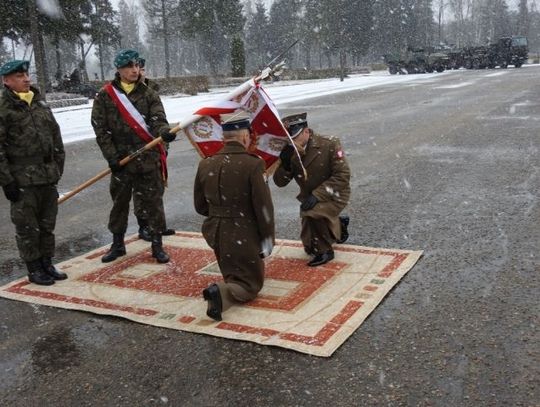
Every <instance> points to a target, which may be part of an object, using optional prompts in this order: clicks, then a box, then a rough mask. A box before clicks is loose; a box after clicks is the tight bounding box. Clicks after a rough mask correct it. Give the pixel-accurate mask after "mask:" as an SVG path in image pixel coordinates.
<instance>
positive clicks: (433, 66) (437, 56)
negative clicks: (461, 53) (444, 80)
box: [426, 46, 448, 73]
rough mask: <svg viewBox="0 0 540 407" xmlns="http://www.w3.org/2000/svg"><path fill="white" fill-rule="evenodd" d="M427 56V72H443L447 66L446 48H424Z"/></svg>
mask: <svg viewBox="0 0 540 407" xmlns="http://www.w3.org/2000/svg"><path fill="white" fill-rule="evenodd" d="M426 50H427V52H428V54H427V64H426V71H427V72H430V73H431V72H433V71H437V72H443V71H444V70H445V69H446V67H447V65H448V54H447V51H448V49H447V47H446V46H439V47H428V48H426Z"/></svg>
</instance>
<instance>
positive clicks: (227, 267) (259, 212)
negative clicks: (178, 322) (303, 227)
mask: <svg viewBox="0 0 540 407" xmlns="http://www.w3.org/2000/svg"><path fill="white" fill-rule="evenodd" d="M221 120H222V129H223V140H224V142H225V146H224V147H223V149H222V150H221V151H220V152H219V153H217V154H216V155H214V156H212V157H208V158H206V159H204V160H202V161H201V162H200V163H199V168H198V171H197V175H196V177H195V186H194V201H195V210H196V211H197V212H198V213H199V214H201V215H203V216H206V219H205V220H204V223H203V226H202V233H203V236H204V238H205V239H206V242H207V243H208V245H209V246H210V247H211V248H212V249H214V253H215V255H216V259H217V261H218V264H219V268H220V270H221V274H222V275H223V280H224V281H222V282H219V283H217V284H211V285H210V286H209V287H208V288H205V289H204V291H203V297H204V299H205V300H206V301H208V309H207V311H206V314H207V315H208V316H209V317H210V318H212V319H214V320H216V321H221V313H222V312H224V311H225V310H227V309H228V308H229V307H230V306H232V305H234V304H235V303H243V302H247V301H250V300H252V299H254V298H255V297H256V296H257V294H258V293H259V291H260V290H261V289H262V287H263V282H264V262H263V260H262V259H263V258H264V257H266V256H269V255H270V253H271V252H272V248H273V245H274V206H273V204H272V198H271V196H270V189H269V188H268V183H267V180H266V177H265V164H264V161H263V160H262V159H261V158H260V157H258V156H256V155H254V154H250V153H248V151H247V149H248V147H249V144H250V142H251V141H250V122H249V118H248V116H247V115H245V116H243V115H241V114H238V113H236V114H233V115H222V116H221Z"/></svg>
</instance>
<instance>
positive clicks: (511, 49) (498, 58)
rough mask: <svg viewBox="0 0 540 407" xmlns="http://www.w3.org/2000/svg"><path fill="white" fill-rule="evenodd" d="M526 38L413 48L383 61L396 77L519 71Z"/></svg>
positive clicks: (527, 50) (384, 57)
mask: <svg viewBox="0 0 540 407" xmlns="http://www.w3.org/2000/svg"><path fill="white" fill-rule="evenodd" d="M528 52H529V49H528V45H527V38H526V37H524V36H512V37H503V38H500V39H499V40H498V41H497V42H495V43H492V44H489V45H475V46H468V47H464V48H461V49H459V48H451V47H447V46H440V47H426V48H412V47H408V48H407V49H406V50H405V51H402V52H399V53H395V54H387V55H384V56H383V59H384V61H385V63H386V65H387V66H388V71H389V72H390V73H391V74H392V75H395V74H397V73H399V74H410V73H425V72H429V73H431V72H434V71H437V72H443V71H444V70H445V69H459V68H467V69H486V68H489V69H492V68H495V67H497V66H499V67H500V68H506V67H508V65H514V67H516V68H520V67H521V66H522V65H523V64H524V63H525V62H526V61H527V59H528Z"/></svg>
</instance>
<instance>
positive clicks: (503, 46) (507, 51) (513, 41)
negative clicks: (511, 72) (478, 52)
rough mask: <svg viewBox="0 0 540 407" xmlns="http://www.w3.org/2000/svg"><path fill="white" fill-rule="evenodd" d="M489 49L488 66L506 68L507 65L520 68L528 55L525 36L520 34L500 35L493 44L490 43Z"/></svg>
mask: <svg viewBox="0 0 540 407" xmlns="http://www.w3.org/2000/svg"><path fill="white" fill-rule="evenodd" d="M489 49H490V51H489V56H490V58H489V59H490V61H489V66H490V68H495V67H496V66H500V67H501V68H506V67H507V66H508V65H514V66H515V67H516V68H521V66H522V65H523V64H524V63H525V61H527V59H528V57H529V56H528V53H529V48H528V45H527V38H526V37H524V36H521V35H520V36H517V35H516V36H513V37H502V38H500V39H499V40H498V41H497V42H496V43H495V44H491V45H490V48H489Z"/></svg>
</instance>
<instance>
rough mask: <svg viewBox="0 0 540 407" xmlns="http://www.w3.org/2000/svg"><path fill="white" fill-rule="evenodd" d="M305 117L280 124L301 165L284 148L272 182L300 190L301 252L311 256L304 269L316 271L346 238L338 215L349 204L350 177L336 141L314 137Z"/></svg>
mask: <svg viewBox="0 0 540 407" xmlns="http://www.w3.org/2000/svg"><path fill="white" fill-rule="evenodd" d="M306 117H307V113H300V114H296V115H292V116H287V117H284V118H283V120H282V121H283V125H284V126H285V128H286V129H287V131H288V132H289V134H290V136H291V138H292V139H293V141H294V143H295V144H296V146H297V148H298V150H299V152H300V155H301V158H302V165H300V161H299V160H298V156H297V155H295V154H294V149H293V146H292V145H287V146H285V148H284V149H283V150H282V152H281V154H280V156H279V158H280V160H281V162H280V165H279V167H278V168H277V170H276V172H275V173H274V182H275V183H276V185H277V186H278V187H284V186H285V185H287V184H288V183H289V182H290V181H291V180H292V179H293V178H294V180H295V181H296V183H297V184H298V186H299V187H300V193H299V194H298V196H297V199H298V200H299V201H300V202H301V204H300V217H301V218H302V232H301V238H302V243H303V244H304V250H305V251H306V253H308V254H310V255H312V256H313V258H312V259H311V261H309V263H308V265H309V266H311V267H316V266H320V265H322V264H325V263H328V262H329V261H330V260H332V259H333V258H334V251H333V249H332V244H333V243H344V242H345V241H346V240H347V238H348V237H349V233H348V231H347V225H348V224H349V217H348V216H340V213H341V211H343V209H344V208H345V207H346V206H347V204H348V203H349V196H350V194H351V187H350V185H349V181H350V176H351V173H350V169H349V164H348V163H347V160H346V159H345V154H344V153H343V150H342V149H341V143H340V141H339V139H338V138H336V137H332V138H327V137H322V136H320V135H318V134H316V133H314V132H313V130H311V129H310V128H309V127H308V123H307V119H306ZM303 168H305V170H306V172H307V179H306V178H305V177H304V170H303Z"/></svg>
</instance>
